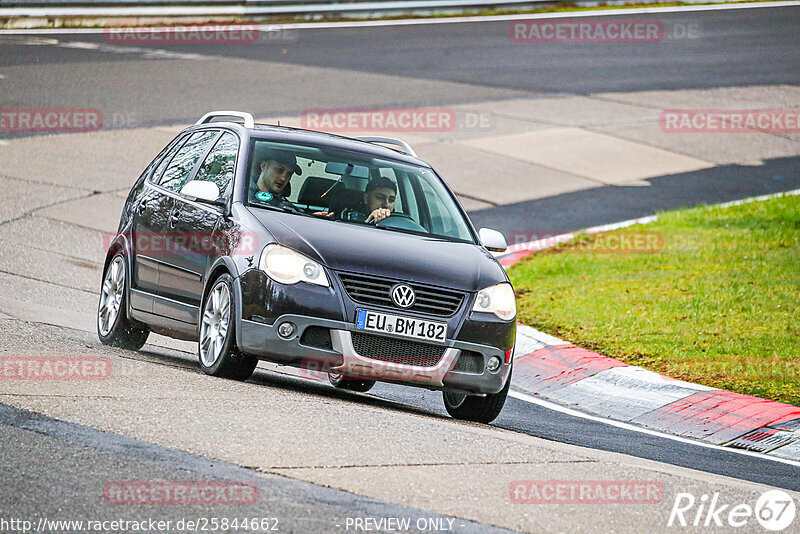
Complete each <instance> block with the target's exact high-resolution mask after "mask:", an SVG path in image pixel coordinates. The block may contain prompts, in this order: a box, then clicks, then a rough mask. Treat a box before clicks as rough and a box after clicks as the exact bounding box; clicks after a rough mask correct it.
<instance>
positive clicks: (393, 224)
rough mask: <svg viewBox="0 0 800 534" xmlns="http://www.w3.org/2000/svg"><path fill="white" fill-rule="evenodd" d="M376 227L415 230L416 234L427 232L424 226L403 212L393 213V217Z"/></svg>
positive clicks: (390, 216)
mask: <svg viewBox="0 0 800 534" xmlns="http://www.w3.org/2000/svg"><path fill="white" fill-rule="evenodd" d="M375 226H385V227H387V228H399V229H401V230H413V231H415V232H427V230H426V229H425V227H424V226H422V225H420V224H418V223H417V221H415V220H414V219H413V218H412V217H411V215H409V214H407V213H403V212H401V211H393V212H392V213H391V215H389V216H388V217H386V218H385V219H383V220H382V221H381V222H379V223H377V224H376V225H375Z"/></svg>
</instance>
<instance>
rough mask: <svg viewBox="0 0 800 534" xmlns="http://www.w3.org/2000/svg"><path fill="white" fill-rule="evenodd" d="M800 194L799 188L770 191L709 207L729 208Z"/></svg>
mask: <svg viewBox="0 0 800 534" xmlns="http://www.w3.org/2000/svg"><path fill="white" fill-rule="evenodd" d="M794 195H800V189H793V190H792V191H784V192H783V193H771V194H769V195H761V196H760V197H750V198H743V199H742V200H732V201H731V202H723V203H722V204H714V205H713V206H709V208H713V209H716V208H730V207H731V206H741V205H742V204H749V203H750V202H761V201H762V200H769V199H771V198H779V197H791V196H794Z"/></svg>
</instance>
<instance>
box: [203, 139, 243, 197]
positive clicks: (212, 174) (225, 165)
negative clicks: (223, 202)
mask: <svg viewBox="0 0 800 534" xmlns="http://www.w3.org/2000/svg"><path fill="white" fill-rule="evenodd" d="M238 149H239V139H238V138H237V137H236V136H235V135H234V134H232V133H230V132H225V133H224V134H222V137H220V139H219V141H217V144H216V145H214V148H212V149H211V152H209V153H208V156H207V157H206V159H205V161H204V162H203V165H202V166H201V167H200V170H199V171H197V176H196V177H195V180H202V181H204V182H213V183H215V184H217V188H218V189H219V194H220V196H225V193H226V191H227V190H228V186H229V185H230V183H231V180H232V179H233V172H234V168H235V166H236V154H237V152H238Z"/></svg>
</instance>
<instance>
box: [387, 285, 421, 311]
mask: <svg viewBox="0 0 800 534" xmlns="http://www.w3.org/2000/svg"><path fill="white" fill-rule="evenodd" d="M416 298H417V297H416V295H414V290H413V289H411V287H410V286H407V285H405V284H398V285H396V286H394V287H393V288H392V301H393V302H394V303H395V304H397V306H399V307H400V308H410V307H411V306H413V305H414V300H416Z"/></svg>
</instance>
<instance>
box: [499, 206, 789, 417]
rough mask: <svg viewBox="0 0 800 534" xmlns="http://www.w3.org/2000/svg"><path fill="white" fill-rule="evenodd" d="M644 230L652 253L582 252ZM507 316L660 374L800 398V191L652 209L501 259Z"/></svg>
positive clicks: (768, 395)
mask: <svg viewBox="0 0 800 534" xmlns="http://www.w3.org/2000/svg"><path fill="white" fill-rule="evenodd" d="M632 232H645V233H647V235H651V233H653V232H655V233H657V235H660V236H663V248H662V249H661V250H660V251H658V252H655V253H652V252H651V253H639V254H630V253H628V254H620V253H589V252H587V251H589V250H591V249H592V248H594V247H595V246H597V244H598V243H599V241H598V239H601V240H602V239H605V240H607V239H608V237H609V235H612V234H628V235H630V234H631V233H632ZM509 276H510V277H511V281H512V283H513V284H514V287H515V288H516V290H517V294H518V300H517V305H518V308H519V317H518V319H519V320H520V321H522V322H524V323H526V324H529V325H531V326H533V327H535V328H538V329H540V330H542V331H544V332H547V333H550V334H552V335H555V336H558V337H560V338H562V339H565V340H568V341H570V342H572V343H575V344H576V345H578V346H581V347H584V348H587V349H590V350H594V351H596V352H599V353H601V354H604V355H607V356H610V357H613V358H617V359H620V360H622V361H625V362H628V363H631V364H634V365H639V366H642V367H645V368H647V369H650V370H653V371H656V372H659V373H663V374H665V375H668V376H671V377H674V378H679V379H683V380H689V381H692V382H699V383H701V384H706V385H709V386H714V387H719V388H723V389H727V390H731V391H736V392H739V393H745V394H749V395H755V396H759V397H764V398H768V399H772V400H776V401H781V402H786V403H790V404H794V405H800V311H798V310H799V308H800V196H791V197H781V198H777V199H772V200H767V201H761V202H753V203H749V204H744V205H741V206H734V207H729V208H709V207H700V208H694V209H689V210H681V211H672V212H666V213H661V214H659V218H658V221H657V222H655V223H652V224H648V225H644V226H636V227H632V228H628V229H624V230H618V231H616V232H609V233H606V234H596V235H587V234H584V235H582V236H579V237H577V238H575V239H574V240H573V241H571V242H570V243H567V244H565V245H563V246H559V247H558V248H556V249H550V250H544V251H539V252H536V253H534V254H531V255H530V256H528V257H527V258H526V259H524V260H523V261H521V262H520V263H518V264H517V265H515V266H514V267H512V268H511V269H509Z"/></svg>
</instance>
